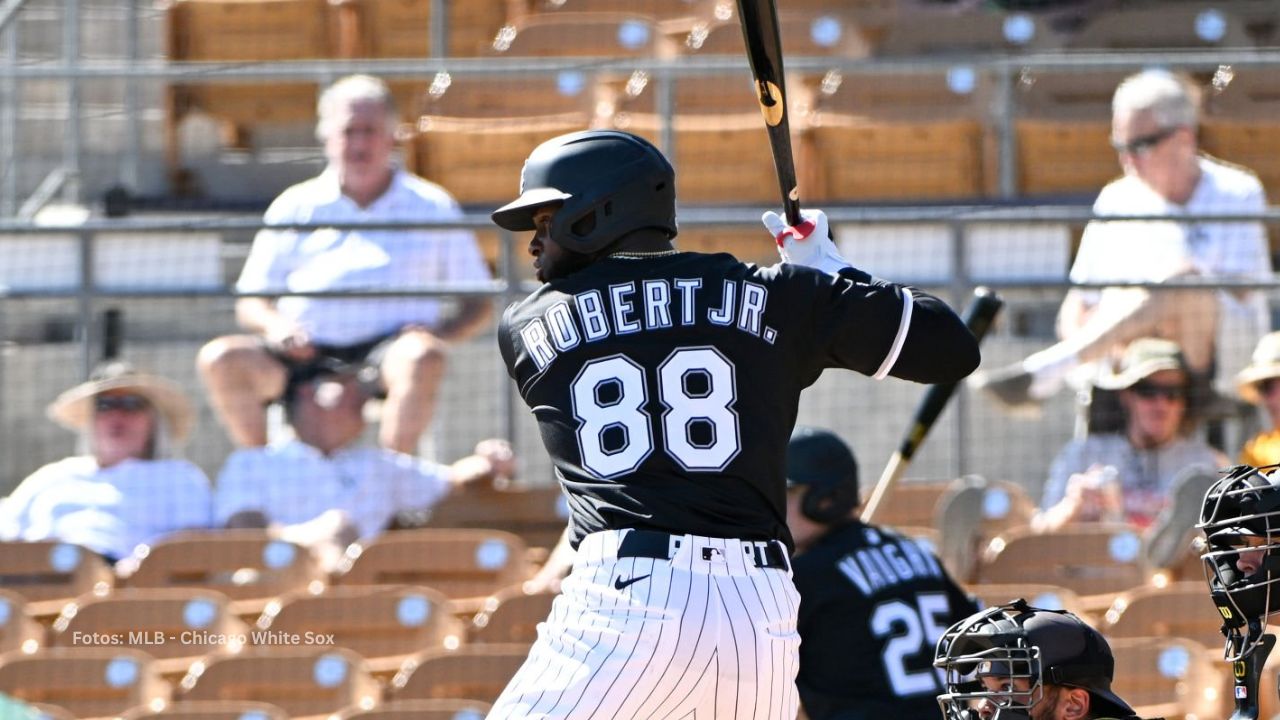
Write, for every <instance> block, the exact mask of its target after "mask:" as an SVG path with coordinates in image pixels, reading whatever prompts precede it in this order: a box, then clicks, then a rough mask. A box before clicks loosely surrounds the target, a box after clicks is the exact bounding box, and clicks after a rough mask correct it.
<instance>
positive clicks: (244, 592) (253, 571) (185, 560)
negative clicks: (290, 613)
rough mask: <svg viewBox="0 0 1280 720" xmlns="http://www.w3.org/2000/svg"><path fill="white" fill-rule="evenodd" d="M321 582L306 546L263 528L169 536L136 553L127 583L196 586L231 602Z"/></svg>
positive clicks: (321, 575) (270, 595)
mask: <svg viewBox="0 0 1280 720" xmlns="http://www.w3.org/2000/svg"><path fill="white" fill-rule="evenodd" d="M323 580H324V573H323V572H322V571H321V569H320V567H319V565H318V564H317V562H316V560H315V559H314V558H313V557H312V555H311V553H310V552H308V551H307V549H306V548H303V547H300V546H298V545H295V544H293V543H289V542H285V541H283V540H277V539H274V538H272V537H271V536H270V535H269V534H268V533H267V531H265V530H250V529H243V530H209V531H188V532H182V533H177V534H174V535H170V536H168V537H166V538H164V539H162V540H160V541H159V542H157V543H156V544H155V545H152V546H150V547H149V548H146V549H145V550H144V551H142V552H141V553H140V561H139V564H138V568H137V570H136V571H135V572H134V573H133V575H131V576H130V577H129V585H130V586H132V587H143V588H162V587H197V588H205V589H209V590H215V591H217V592H220V593H222V594H224V595H226V596H227V597H229V598H231V599H232V600H245V601H248V600H262V601H265V600H266V599H267V598H272V597H277V596H280V595H283V594H285V593H287V592H289V591H291V590H297V589H300V588H305V587H308V586H310V585H312V584H313V583H319V582H323ZM236 612H237V613H239V610H236Z"/></svg>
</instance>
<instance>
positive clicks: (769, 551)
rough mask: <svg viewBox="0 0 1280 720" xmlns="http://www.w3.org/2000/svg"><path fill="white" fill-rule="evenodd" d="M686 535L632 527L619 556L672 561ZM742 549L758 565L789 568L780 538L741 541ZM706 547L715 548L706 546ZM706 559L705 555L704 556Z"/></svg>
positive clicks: (624, 538)
mask: <svg viewBox="0 0 1280 720" xmlns="http://www.w3.org/2000/svg"><path fill="white" fill-rule="evenodd" d="M682 542H683V538H682V537H680V536H676V537H674V538H673V537H672V536H671V535H669V534H667V533H664V532H658V531H657V530H630V531H628V532H627V534H626V535H625V536H623V538H622V542H621V543H619V544H618V557H620V558H628V557H636V558H650V559H653V560H670V559H671V553H672V552H674V550H675V549H676V548H679V547H680V544H681V543H682ZM739 542H741V544H742V548H743V552H750V553H751V556H752V557H751V560H752V562H753V563H754V564H755V566H756V567H758V568H773V569H777V570H786V569H787V567H788V565H787V548H786V546H784V545H783V544H782V543H781V542H779V541H777V540H757V541H753V540H742V541H739ZM704 549H705V550H708V551H710V550H714V548H711V547H707V548H704ZM704 559H706V558H704Z"/></svg>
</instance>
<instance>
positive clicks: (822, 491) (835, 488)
mask: <svg viewBox="0 0 1280 720" xmlns="http://www.w3.org/2000/svg"><path fill="white" fill-rule="evenodd" d="M857 504H858V487H857V485H851V484H848V483H835V484H832V485H827V486H820V485H809V487H808V488H807V489H806V490H805V493H804V497H803V498H801V499H800V511H801V512H803V513H804V516H805V517H807V518H809V519H810V520H812V521H814V522H816V523H821V524H823V525H830V524H831V523H834V522H838V521H840V520H843V519H844V518H846V517H848V516H849V513H850V512H852V511H853V508H854V507H855V506H856V505H857Z"/></svg>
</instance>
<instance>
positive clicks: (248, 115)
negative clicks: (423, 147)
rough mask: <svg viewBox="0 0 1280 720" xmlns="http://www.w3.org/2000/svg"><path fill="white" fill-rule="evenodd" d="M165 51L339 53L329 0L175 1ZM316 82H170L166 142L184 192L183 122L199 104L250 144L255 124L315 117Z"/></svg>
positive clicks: (234, 55)
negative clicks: (171, 83) (335, 45)
mask: <svg viewBox="0 0 1280 720" xmlns="http://www.w3.org/2000/svg"><path fill="white" fill-rule="evenodd" d="M166 21H167V28H166V54H167V56H168V58H169V59H170V60H173V61H184V62H197V61H199V62H222V63H236V64H252V63H266V62H271V61H282V60H320V59H324V58H328V57H333V56H334V55H335V54H336V53H335V48H334V38H333V28H332V23H331V15H330V13H329V9H328V3H327V2H326V0H254V2H241V1H239V0H175V2H173V3H171V4H170V5H169V7H168V12H167V14H166ZM317 90H318V86H317V84H316V83H314V82H281V81H274V80H273V81H270V82H262V83H245V82H236V83H202V84H190V83H183V84H174V85H170V86H168V87H167V88H166V93H167V100H166V104H167V113H168V115H167V123H166V127H165V132H166V148H167V155H168V160H169V168H170V173H171V179H172V181H173V182H174V184H175V187H177V188H178V189H179V191H181V190H182V189H183V188H184V187H186V185H187V183H188V179H187V177H186V176H185V174H184V171H183V168H182V158H181V148H180V138H179V124H180V123H181V122H182V120H183V118H184V117H186V116H187V115H188V114H190V113H191V112H193V111H196V110H199V111H202V112H204V113H206V114H208V115H211V116H213V117H215V118H217V119H218V120H220V121H221V122H222V123H223V142H224V144H226V145H229V146H232V147H248V146H249V143H250V131H251V129H252V127H253V126H255V125H260V124H264V123H287V122H310V121H312V120H314V119H315V107H316V94H317Z"/></svg>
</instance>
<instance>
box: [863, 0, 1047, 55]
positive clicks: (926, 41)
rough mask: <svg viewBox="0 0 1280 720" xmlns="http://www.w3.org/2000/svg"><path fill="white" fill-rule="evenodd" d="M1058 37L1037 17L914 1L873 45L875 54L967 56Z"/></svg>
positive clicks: (1038, 45)
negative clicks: (931, 4) (933, 6)
mask: <svg viewBox="0 0 1280 720" xmlns="http://www.w3.org/2000/svg"><path fill="white" fill-rule="evenodd" d="M1060 44H1061V38H1060V37H1059V36H1058V35H1057V34H1056V33H1054V32H1053V31H1052V30H1050V29H1049V27H1048V26H1047V24H1046V23H1045V22H1044V21H1043V20H1042V19H1041V18H1039V17H1037V16H1035V15H1031V14H1029V13H1002V12H993V11H983V10H981V9H975V8H973V7H966V8H965V9H964V10H963V11H960V12H957V11H956V10H955V9H953V8H948V7H937V8H929V7H915V8H912V9H911V13H910V15H907V14H906V13H901V14H899V17H898V21H897V22H894V23H891V24H889V25H887V26H886V29H885V32H884V34H883V37H882V38H880V40H879V41H878V42H877V43H876V45H875V52H876V54H877V55H880V56H891V57H930V58H939V57H955V58H967V57H974V56H981V55H984V54H994V53H1000V54H1011V53H1026V52H1032V51H1046V50H1052V49H1054V48H1055V47H1056V46H1058V45H1060Z"/></svg>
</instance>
